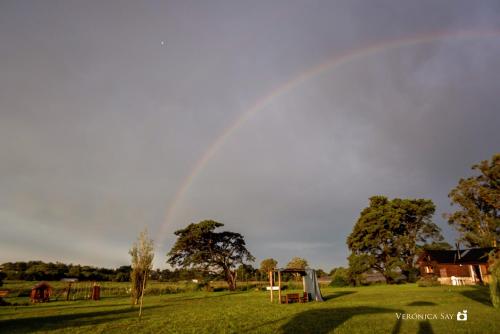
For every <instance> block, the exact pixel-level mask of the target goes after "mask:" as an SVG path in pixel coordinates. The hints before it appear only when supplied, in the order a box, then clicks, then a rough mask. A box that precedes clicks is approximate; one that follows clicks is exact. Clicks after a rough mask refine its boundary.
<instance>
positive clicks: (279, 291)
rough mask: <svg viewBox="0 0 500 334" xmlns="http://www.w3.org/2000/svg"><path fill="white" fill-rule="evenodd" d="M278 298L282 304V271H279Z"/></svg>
mask: <svg viewBox="0 0 500 334" xmlns="http://www.w3.org/2000/svg"><path fill="white" fill-rule="evenodd" d="M278 299H279V303H280V304H281V271H278Z"/></svg>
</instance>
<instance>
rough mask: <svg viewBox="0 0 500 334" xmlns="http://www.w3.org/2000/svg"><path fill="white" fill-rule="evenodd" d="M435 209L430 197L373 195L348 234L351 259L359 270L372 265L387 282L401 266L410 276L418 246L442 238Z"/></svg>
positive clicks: (403, 271)
mask: <svg viewBox="0 0 500 334" xmlns="http://www.w3.org/2000/svg"><path fill="white" fill-rule="evenodd" d="M434 211H435V206H434V203H432V201H431V200H426V199H399V198H395V199H393V200H389V199H388V198H387V197H385V196H373V197H371V198H370V204H369V206H368V207H367V208H365V209H363V211H362V212H361V214H360V217H359V219H358V221H357V222H356V224H355V225H354V228H353V231H352V233H351V234H350V235H349V236H348V238H347V245H348V247H349V249H350V250H351V251H352V255H351V257H350V258H349V261H350V262H352V263H356V267H357V269H356V271H359V268H364V267H366V266H367V265H369V266H370V267H371V268H373V269H375V270H377V271H379V272H380V273H381V274H383V275H384V277H385V278H386V280H387V281H388V282H392V281H394V279H395V275H396V272H397V271H398V270H400V271H401V272H402V273H403V274H405V275H406V276H407V277H409V275H410V274H411V272H412V271H414V267H415V261H416V255H417V250H418V248H419V246H421V245H422V244H425V243H426V242H427V241H429V240H433V241H441V240H442V239H443V237H442V236H441V231H440V229H439V227H438V226H437V225H436V224H434V223H433V222H432V220H431V219H432V215H433V214H434ZM361 255H363V257H362V258H359V256H361ZM367 256H368V257H367ZM361 259H362V260H361Z"/></svg>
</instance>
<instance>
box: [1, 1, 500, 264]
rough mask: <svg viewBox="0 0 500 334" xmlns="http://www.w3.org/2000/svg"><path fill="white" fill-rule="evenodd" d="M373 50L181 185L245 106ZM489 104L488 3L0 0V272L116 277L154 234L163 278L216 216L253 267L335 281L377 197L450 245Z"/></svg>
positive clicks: (238, 137) (290, 101)
mask: <svg viewBox="0 0 500 334" xmlns="http://www.w3.org/2000/svg"><path fill="white" fill-rule="evenodd" d="M438 32H441V33H442V32H447V35H446V34H445V35H437V34H436V33H438ZM464 32H470V34H468V33H464ZM422 35H424V36H441V37H440V38H438V37H436V38H429V37H428V38H427V39H425V42H420V43H416V42H411V41H412V38H414V37H415V36H422ZM446 36H447V37H446ZM394 40H399V41H401V42H400V43H398V44H397V45H396V46H394V44H392V45H393V47H391V48H384V47H383V45H385V44H384V43H386V42H388V41H394ZM413 40H414V39H413ZM373 45H379V46H380V47H379V48H378V49H376V52H362V51H361V52H358V53H357V54H358V55H357V56H356V57H352V58H351V59H348V60H347V61H345V62H344V63H342V64H341V65H340V66H330V67H325V70H323V71H321V72H318V73H316V74H314V75H309V76H303V80H302V81H300V82H297V84H295V85H289V86H288V87H289V88H288V89H286V90H282V91H281V93H280V94H275V95H271V96H272V98H270V99H268V100H267V101H268V102H267V103H266V104H264V105H262V107H261V108H259V110H257V111H255V112H254V113H252V114H251V115H249V117H248V118H247V120H246V121H244V122H242V123H241V124H240V125H239V126H238V127H235V128H233V131H232V132H230V133H229V135H228V136H226V137H225V139H224V141H223V142H221V143H219V145H217V146H216V149H215V150H214V151H213V152H212V153H213V154H211V155H210V156H209V159H207V160H206V163H205V164H203V165H202V167H201V168H198V170H197V172H196V173H194V174H193V173H192V171H193V170H194V169H196V166H197V162H198V161H199V160H200V159H201V158H202V157H203V156H204V154H205V153H206V152H207V151H208V150H210V148H213V147H214V146H213V145H214V142H215V141H216V140H217V138H219V137H220V136H221V134H223V133H225V131H226V130H227V129H228V128H230V127H231V126H232V124H234V123H235V122H236V121H237V120H238V119H239V117H240V116H241V115H243V114H244V113H245V112H246V111H247V110H249V109H251V108H252V107H253V106H254V105H255V104H256V102H258V101H260V100H261V99H262V98H265V97H268V96H270V94H272V93H273V91H275V90H276V89H279V88H280V87H283V85H285V84H287V83H288V82H290V80H294V78H297V77H298V76H300V75H301V74H304V73H308V71H309V70H310V69H311V68H315V66H318V65H319V64H323V63H328V62H329V61H330V62H331V61H332V60H335V59H337V58H336V57H339V56H341V55H345V54H349V53H350V52H353V51H354V50H364V49H365V48H367V47H370V46H373ZM499 90H500V3H499V2H498V1H481V2H476V1H468V0H467V1H456V0H450V1H400V0H394V1H352V0H349V1H292V0H288V1H268V0H265V1H201V0H200V1H185V0H182V1H141V2H139V1H5V0H0V263H1V262H6V261H18V260H43V261H61V262H67V263H80V264H88V265H98V266H108V267H115V266H119V265H124V264H128V263H129V256H128V253H127V252H128V249H129V248H130V247H131V244H132V242H133V241H134V240H135V238H136V236H137V235H138V234H139V232H140V231H141V230H142V229H143V228H145V227H147V228H148V229H149V231H150V233H151V235H152V237H153V239H155V240H156V241H157V246H158V247H157V252H156V258H155V266H157V267H164V266H165V260H166V255H165V254H166V252H167V251H168V250H169V249H170V247H171V246H172V244H173V242H174V240H175V239H174V235H173V232H174V231H175V230H176V229H178V228H180V227H183V226H185V225H187V224H189V223H191V222H198V221H200V220H202V219H214V220H217V221H220V222H222V223H224V224H225V227H224V228H227V229H228V230H231V231H235V232H240V233H242V234H243V235H244V236H245V239H246V241H247V246H248V248H249V250H250V251H251V252H252V253H253V254H254V255H255V256H256V258H257V263H256V265H258V263H259V262H260V261H261V260H262V259H263V258H267V257H273V258H276V259H277V260H278V261H279V265H281V266H284V265H286V263H287V262H288V261H289V260H290V258H292V257H294V256H300V257H304V258H306V259H307V260H308V261H309V263H310V265H311V266H312V267H315V268H319V267H320V268H323V269H325V270H329V269H331V268H332V267H334V266H339V265H345V264H346V257H347V255H348V250H347V247H346V243H345V241H346V237H347V235H348V234H349V233H350V231H351V230H352V227H353V225H354V224H355V222H356V220H357V217H358V215H359V212H360V211H361V210H362V209H363V208H364V207H365V206H367V204H368V198H369V197H370V196H372V195H377V194H381V195H386V196H389V197H391V198H393V197H410V198H429V199H432V200H433V201H434V203H435V204H436V205H437V212H436V215H435V222H436V223H437V224H438V225H439V226H440V227H441V228H442V229H443V233H444V235H445V236H446V238H447V241H448V242H450V243H453V242H454V238H455V234H454V232H453V231H452V229H451V228H450V227H449V226H448V225H447V223H446V222H445V221H444V220H443V219H442V218H441V214H442V213H443V212H450V210H452V208H451V207H450V206H449V200H448V198H447V194H448V192H449V191H450V189H451V188H452V187H453V186H454V185H456V183H457V182H458V180H459V178H460V177H466V176H469V175H471V171H470V167H471V165H473V164H474V163H477V162H479V161H481V160H485V159H489V158H490V157H491V156H492V155H493V153H495V152H499V151H500V145H499V143H500V131H499V130H498V128H499V125H500V93H499ZM191 174H193V176H194V178H192V182H191V183H189V184H188V185H189V187H187V188H186V189H185V191H184V192H181V194H182V196H181V197H178V198H177V202H175V203H176V205H175V206H174V207H173V211H172V212H171V215H170V216H169V217H170V219H169V220H168V221H166V215H167V211H168V208H169V207H172V205H173V203H174V200H175V199H176V194H177V193H178V192H179V189H180V188H181V187H182V186H183V185H185V184H186V180H187V178H189V176H190V175H191ZM162 226H163V227H162ZM162 231H163V232H162ZM158 243H160V244H158Z"/></svg>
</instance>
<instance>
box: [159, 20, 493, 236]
mask: <svg viewBox="0 0 500 334" xmlns="http://www.w3.org/2000/svg"><path fill="white" fill-rule="evenodd" d="M499 36H500V30H488V31H484V30H483V31H477V30H465V31H452V32H450V31H442V32H433V33H428V34H420V35H414V36H410V37H405V38H399V39H393V40H388V41H382V42H378V43H375V44H371V45H368V46H365V47H360V48H356V49H351V50H348V51H346V52H344V53H342V54H340V55H337V56H335V57H333V58H330V59H329V60H327V61H326V62H324V63H321V64H319V65H315V66H313V67H311V68H309V69H307V70H306V71H304V72H302V73H300V74H299V75H297V76H295V77H293V78H292V79H291V80H289V81H287V82H285V83H284V84H282V85H280V86H279V87H277V88H276V89H274V90H272V91H271V92H270V93H268V94H266V95H265V96H263V97H262V98H260V99H258V100H257V101H256V102H255V103H254V104H253V105H252V106H251V107H250V108H249V109H248V110H246V111H244V112H243V113H242V114H241V115H240V116H239V117H238V118H237V119H236V120H235V121H234V122H233V123H232V124H231V125H230V126H228V127H227V128H225V129H224V130H223V131H222V133H221V134H220V135H219V136H218V137H217V138H216V139H215V140H214V141H213V142H212V144H211V145H210V146H209V147H208V149H207V150H206V151H205V152H204V153H203V154H202V156H201V157H200V159H199V160H198V161H197V162H196V164H195V165H194V167H193V168H192V169H191V171H190V172H189V174H188V175H187V176H186V178H185V179H184V180H183V182H182V183H181V185H180V187H179V188H178V189H177V191H176V193H175V196H174V198H173V200H172V201H171V203H170V205H169V206H168V208H167V212H166V217H165V221H164V223H163V224H162V226H161V229H160V232H159V234H158V237H159V238H160V240H158V241H159V242H158V243H157V245H160V244H161V243H162V241H163V240H164V238H165V235H166V233H167V232H168V231H167V229H168V226H169V224H170V222H171V220H172V218H173V216H174V214H175V212H176V209H177V207H178V205H179V203H180V202H181V201H182V199H183V198H184V196H185V194H186V192H187V191H188V189H189V188H190V186H191V185H192V184H193V182H194V180H195V179H196V176H197V175H198V174H200V172H201V171H202V170H203V168H204V167H205V166H206V164H207V163H208V162H209V161H210V159H211V158H212V157H213V156H214V154H215V153H216V152H217V151H218V150H220V148H221V147H222V146H223V145H224V143H225V142H226V140H227V139H228V138H229V137H230V136H231V135H232V134H233V133H235V132H236V131H237V130H238V129H239V128H240V127H241V126H242V125H243V124H244V123H245V122H246V121H247V120H248V119H249V118H250V117H251V116H253V115H254V114H256V113H257V112H259V111H260V110H262V109H263V108H264V107H265V106H267V105H268V104H269V103H271V101H272V100H274V99H276V98H277V97H279V96H281V95H283V94H284V93H286V92H288V91H290V90H291V89H292V88H295V87H297V86H299V85H300V84H302V83H304V82H306V81H307V80H309V79H312V78H314V77H316V76H318V75H319V74H321V73H324V72H327V71H332V70H334V69H337V68H339V67H340V66H342V65H346V64H348V63H351V62H353V61H356V60H359V59H362V58H365V57H367V56H371V55H374V54H377V53H380V52H382V51H386V50H390V49H395V48H400V47H404V46H413V45H417V44H423V43H429V42H433V41H437V40H440V39H471V38H490V37H499Z"/></svg>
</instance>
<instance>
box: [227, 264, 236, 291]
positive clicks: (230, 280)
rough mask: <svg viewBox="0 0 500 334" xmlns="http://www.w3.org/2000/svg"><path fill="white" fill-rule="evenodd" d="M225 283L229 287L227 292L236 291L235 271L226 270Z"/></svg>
mask: <svg viewBox="0 0 500 334" xmlns="http://www.w3.org/2000/svg"><path fill="white" fill-rule="evenodd" d="M226 281H227V284H228V286H229V291H234V290H236V271H231V269H227V270H226Z"/></svg>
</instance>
